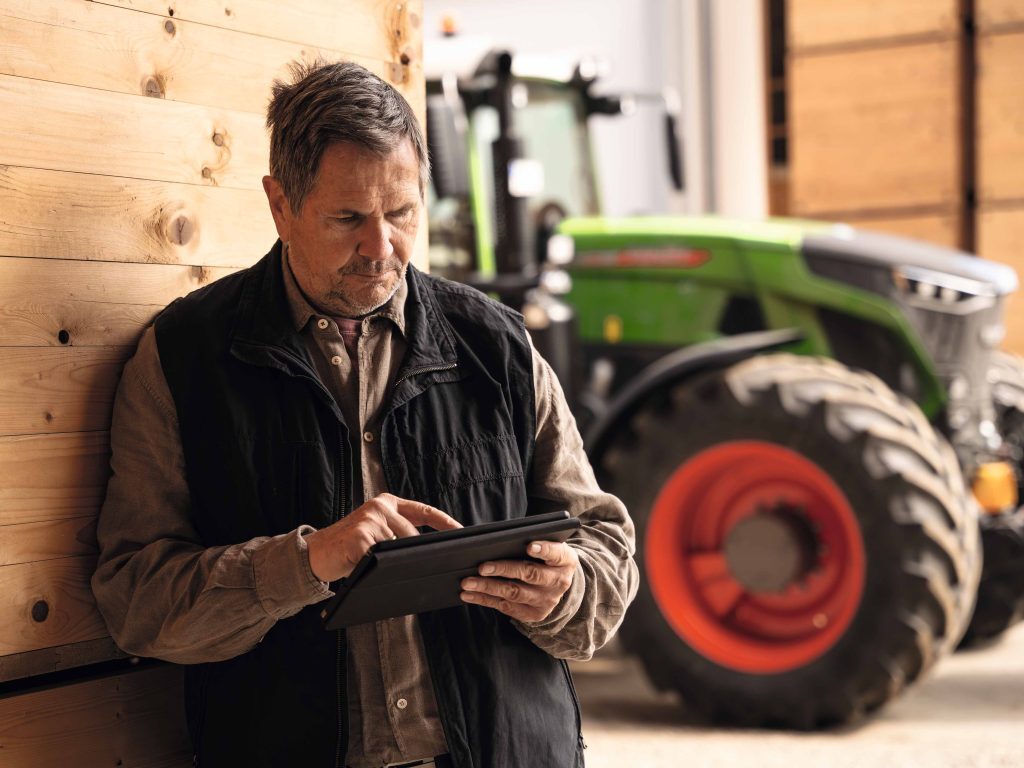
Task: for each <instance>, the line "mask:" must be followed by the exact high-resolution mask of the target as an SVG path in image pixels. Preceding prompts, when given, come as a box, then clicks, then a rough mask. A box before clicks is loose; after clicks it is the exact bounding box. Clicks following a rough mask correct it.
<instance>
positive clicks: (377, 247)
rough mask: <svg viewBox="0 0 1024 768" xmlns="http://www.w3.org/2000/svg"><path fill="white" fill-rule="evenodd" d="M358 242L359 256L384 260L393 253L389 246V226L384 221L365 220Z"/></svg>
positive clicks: (391, 246) (390, 245)
mask: <svg viewBox="0 0 1024 768" xmlns="http://www.w3.org/2000/svg"><path fill="white" fill-rule="evenodd" d="M361 235H362V237H361V238H360V240H359V255H360V256H365V257H367V258H370V259H386V258H388V257H389V256H391V254H393V253H394V252H395V247H394V245H392V244H391V226H390V225H389V224H388V222H387V221H386V220H375V219H367V220H366V222H365V224H364V225H363V231H362V232H361Z"/></svg>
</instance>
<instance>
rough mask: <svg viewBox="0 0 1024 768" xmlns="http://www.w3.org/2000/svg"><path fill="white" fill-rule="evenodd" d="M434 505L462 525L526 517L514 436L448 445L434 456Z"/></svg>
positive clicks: (524, 494)
mask: <svg viewBox="0 0 1024 768" xmlns="http://www.w3.org/2000/svg"><path fill="white" fill-rule="evenodd" d="M433 463H434V471H433V473H432V476H433V478H434V483H435V488H434V493H433V494H432V495H433V496H434V497H435V498H436V499H437V501H438V504H437V505H438V506H439V507H440V508H441V509H443V510H445V511H446V512H448V514H450V515H452V516H453V517H455V518H456V519H457V520H459V521H460V522H462V523H463V524H464V525H475V524H477V523H486V522H490V521H493V520H504V519H508V518H510V517H522V516H523V515H525V514H526V490H525V482H524V473H523V465H522V462H521V461H520V459H519V449H518V445H517V443H516V438H515V435H511V434H501V435H496V436H489V437H484V438H479V439H476V440H469V441H466V442H462V443H458V444H456V445H452V446H448V447H446V448H444V449H441V450H439V451H437V452H436V453H435V454H434V462H433Z"/></svg>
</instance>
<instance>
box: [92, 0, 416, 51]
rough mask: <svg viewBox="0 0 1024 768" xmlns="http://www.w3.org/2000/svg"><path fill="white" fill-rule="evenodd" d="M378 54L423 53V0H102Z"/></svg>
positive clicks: (176, 17)
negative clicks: (219, 0) (215, 0)
mask: <svg viewBox="0 0 1024 768" xmlns="http://www.w3.org/2000/svg"><path fill="white" fill-rule="evenodd" d="M100 1H101V2H105V3H109V4H110V5H117V6H120V7H122V8H132V9H135V10H139V11H144V12H146V13H152V14H156V15H158V16H170V17H173V18H174V19H179V20H180V19H184V20H186V21H195V22H199V23H200V24H208V25H210V26H214V27H220V28H223V29H231V30H235V31H238V32H249V33H251V34H255V35H263V36H264V37H273V38H277V39H280V40H291V41H293V42H298V43H303V44H306V45H315V46H319V47H321V48H330V49H335V50H342V51H345V52H347V53H354V54H357V55H362V56H368V57H371V58H378V59H393V60H398V59H399V58H400V57H401V56H402V55H403V54H404V55H406V56H408V57H410V58H411V59H419V53H420V49H421V46H422V19H423V3H422V0H245V2H233V1H232V0H222V1H221V2H210V0H100Z"/></svg>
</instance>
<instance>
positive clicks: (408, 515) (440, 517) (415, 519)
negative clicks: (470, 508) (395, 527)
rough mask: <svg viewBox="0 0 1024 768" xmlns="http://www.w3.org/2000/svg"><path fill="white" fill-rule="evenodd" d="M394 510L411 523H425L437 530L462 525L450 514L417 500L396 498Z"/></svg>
mask: <svg viewBox="0 0 1024 768" xmlns="http://www.w3.org/2000/svg"><path fill="white" fill-rule="evenodd" d="M396 510H397V512H398V514H400V515H401V516H402V517H404V518H405V519H406V520H408V521H409V522H411V523H412V524H413V525H426V526H429V527H431V528H433V529H434V530H437V531H450V530H454V529H456V528H461V527H462V523H460V522H459V521H458V520H456V519H455V518H454V517H452V516H451V515H449V514H447V513H446V512H442V511H441V510H440V509H438V508H437V507H432V506H430V505H429V504H423V503H422V502H419V501H412V500H410V499H397V504H396Z"/></svg>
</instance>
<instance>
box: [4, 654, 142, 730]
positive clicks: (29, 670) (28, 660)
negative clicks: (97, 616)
mask: <svg viewBox="0 0 1024 768" xmlns="http://www.w3.org/2000/svg"><path fill="white" fill-rule="evenodd" d="M125 658H128V654H126V653H125V652H124V651H122V650H121V649H120V648H118V647H117V646H116V645H114V641H113V639H112V638H109V637H102V638H100V639H99V640H86V641H85V642H82V643H70V644H68V645H59V646H57V647H55V648H40V649H39V650H36V651H25V653H12V654H11V655H10V656H0V681H4V682H7V681H10V680H20V679H22V678H26V677H32V676H34V675H45V674H48V673H50V672H60V671H61V670H65V669H74V668H75V667H84V666H86V665H88V664H96V663H98V662H102V661H112V660H114V659H125ZM2 728H3V726H2V723H0V730H2ZM0 744H2V742H0ZM0 748H2V747H0Z"/></svg>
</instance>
